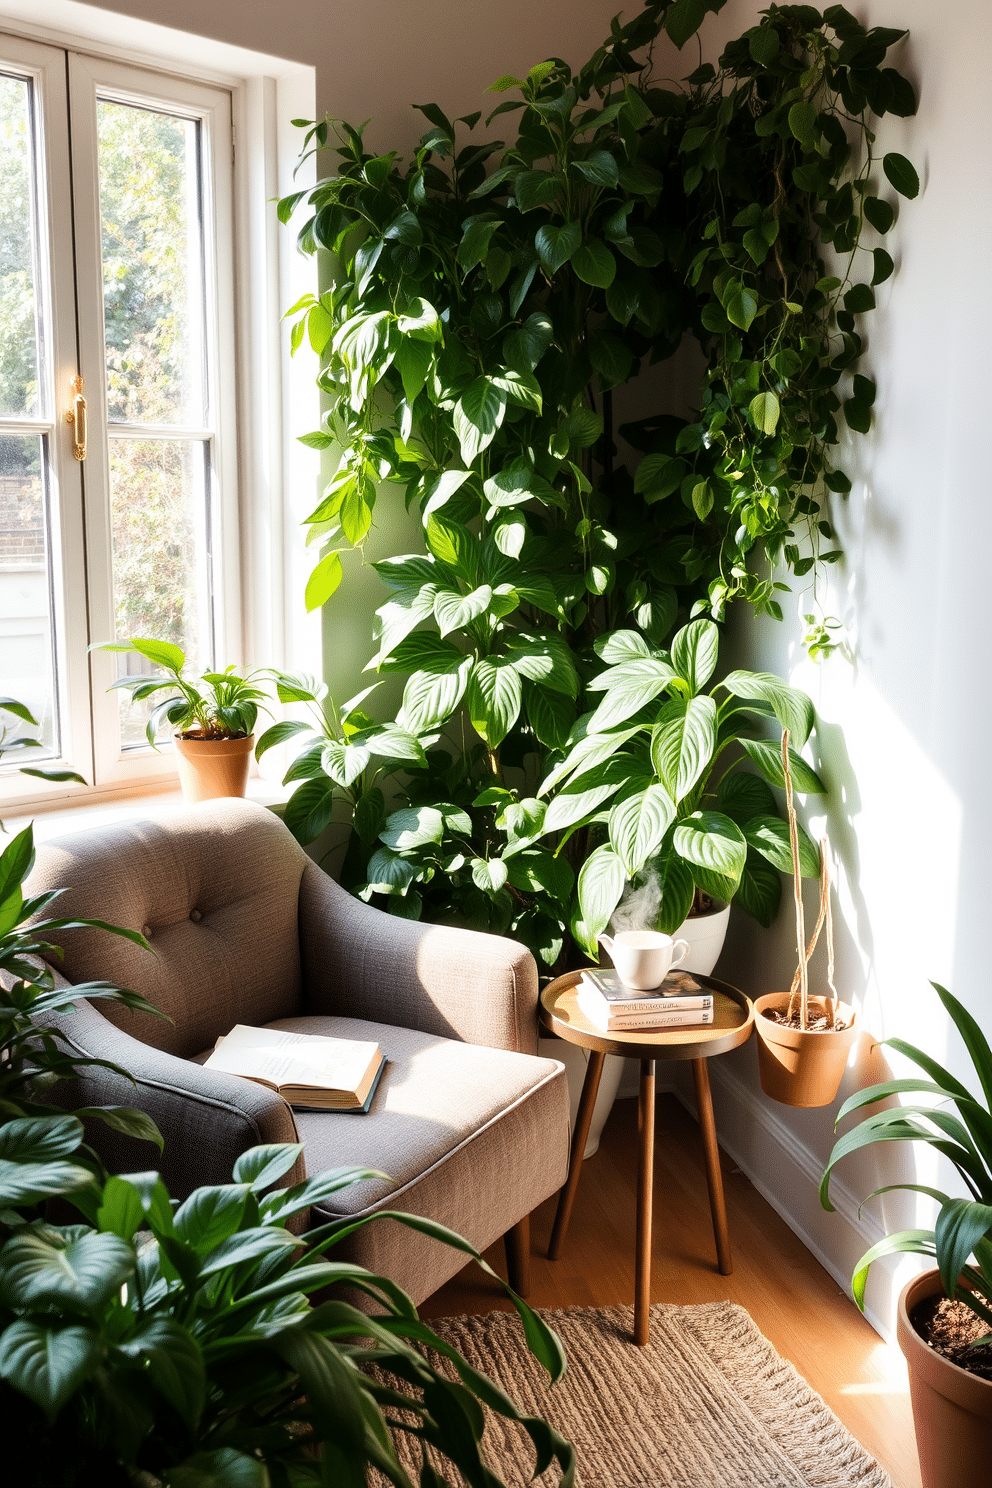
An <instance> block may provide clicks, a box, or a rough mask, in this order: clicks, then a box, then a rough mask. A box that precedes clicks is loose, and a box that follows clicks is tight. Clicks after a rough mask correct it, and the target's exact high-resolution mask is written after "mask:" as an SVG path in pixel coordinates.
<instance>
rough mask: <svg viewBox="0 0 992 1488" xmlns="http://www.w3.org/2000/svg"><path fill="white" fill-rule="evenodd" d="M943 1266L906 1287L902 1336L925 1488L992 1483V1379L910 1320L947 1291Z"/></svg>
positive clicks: (982, 1487) (984, 1487)
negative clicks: (942, 1349) (946, 1353)
mask: <svg viewBox="0 0 992 1488" xmlns="http://www.w3.org/2000/svg"><path fill="white" fill-rule="evenodd" d="M943 1290H944V1286H943V1283H942V1282H941V1279H940V1272H939V1271H925V1272H924V1273H923V1275H922V1276H917V1277H916V1278H915V1280H913V1281H911V1282H910V1283H909V1285H908V1286H907V1287H904V1288H903V1291H902V1295H901V1296H900V1298H899V1311H898V1313H897V1316H896V1337H897V1338H898V1340H899V1347H900V1348H901V1349H902V1351H903V1353H904V1354H905V1355H906V1363H907V1364H908V1365H909V1392H910V1396H911V1398H912V1402H913V1424H914V1425H915V1427H916V1446H917V1450H918V1451H919V1454H920V1474H921V1477H922V1479H923V1488H988V1483H989V1474H990V1471H992V1380H983V1379H979V1378H978V1376H977V1375H975V1374H969V1373H968V1371H967V1370H966V1369H959V1368H958V1366H957V1365H956V1364H952V1363H951V1361H950V1359H944V1358H942V1357H941V1355H940V1354H938V1353H935V1352H934V1350H933V1349H932V1348H931V1347H930V1345H929V1344H927V1343H925V1342H924V1341H923V1339H922V1338H921V1337H920V1335H919V1333H917V1331H916V1329H915V1328H914V1327H913V1325H912V1323H911V1322H910V1320H909V1315H910V1313H911V1312H912V1311H913V1308H914V1307H916V1306H917V1305H918V1304H919V1303H920V1302H923V1301H924V1300H925V1299H926V1298H927V1297H932V1296H934V1295H935V1293H942V1292H943Z"/></svg>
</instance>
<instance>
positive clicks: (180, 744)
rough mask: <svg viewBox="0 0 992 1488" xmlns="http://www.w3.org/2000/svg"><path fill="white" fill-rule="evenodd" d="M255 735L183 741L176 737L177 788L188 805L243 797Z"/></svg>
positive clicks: (246, 786) (246, 785)
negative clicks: (222, 798)
mask: <svg viewBox="0 0 992 1488" xmlns="http://www.w3.org/2000/svg"><path fill="white" fill-rule="evenodd" d="M254 747H255V735H254V734H249V736H248V738H247V739H183V738H181V737H180V736H179V735H178V734H177V735H176V761H177V763H178V766H179V784H180V785H181V786H182V790H183V798H184V799H185V800H187V801H214V800H216V799H217V798H218V797H219V796H243V795H244V793H245V791H246V790H247V788H248V771H249V769H250V768H251V752H252V750H253V749H254Z"/></svg>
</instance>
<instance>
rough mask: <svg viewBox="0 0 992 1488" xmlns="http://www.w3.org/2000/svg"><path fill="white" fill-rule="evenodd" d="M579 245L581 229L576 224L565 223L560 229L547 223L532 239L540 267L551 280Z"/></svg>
mask: <svg viewBox="0 0 992 1488" xmlns="http://www.w3.org/2000/svg"><path fill="white" fill-rule="evenodd" d="M581 243H582V229H581V227H580V226H579V224H578V223H577V222H565V223H563V224H562V226H561V227H554V226H552V225H551V224H550V223H549V224H548V225H546V226H545V227H542V228H540V229H539V231H538V233H537V236H536V238H535V239H534V246H535V248H536V249H537V253H538V257H539V258H540V260H541V267H542V268H543V269H544V271H545V273H546V274H547V275H548V276H549V277H552V278H553V277H554V275H555V274H557V272H558V270H559V269H561V268H564V266H565V264H567V263H568V261H569V259H570V258H571V257H572V255H573V253H575V252H577V251H578V249H579V247H580V246H581Z"/></svg>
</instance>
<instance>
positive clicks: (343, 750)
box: [320, 739, 372, 790]
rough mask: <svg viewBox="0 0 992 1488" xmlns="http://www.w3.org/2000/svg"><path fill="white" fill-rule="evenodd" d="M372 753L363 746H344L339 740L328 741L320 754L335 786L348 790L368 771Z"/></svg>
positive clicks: (322, 762)
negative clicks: (364, 771)
mask: <svg viewBox="0 0 992 1488" xmlns="http://www.w3.org/2000/svg"><path fill="white" fill-rule="evenodd" d="M371 758H372V755H371V752H370V751H369V750H368V749H367V748H365V746H364V745H361V744H342V743H341V741H340V740H338V739H327V740H325V741H324V744H323V746H322V748H321V752H320V760H321V764H322V766H323V768H324V769H325V770H326V771H327V774H328V775H329V776H330V778H331V779H332V780H333V781H334V783H335V785H340V786H343V787H344V788H345V789H346V790H347V789H348V787H349V786H352V785H354V783H355V781H356V780H357V779H358V777H359V775H361V773H362V771H363V770H364V769H366V767H367V766H368V763H369V761H370V759H371Z"/></svg>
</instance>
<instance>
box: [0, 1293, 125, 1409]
mask: <svg viewBox="0 0 992 1488" xmlns="http://www.w3.org/2000/svg"><path fill="white" fill-rule="evenodd" d="M102 1360H103V1342H102V1339H101V1338H100V1335H99V1333H98V1332H97V1331H96V1330H95V1329H93V1328H87V1327H76V1326H70V1327H66V1326H64V1325H63V1324H62V1323H61V1320H60V1321H59V1322H57V1323H51V1324H48V1323H41V1322H34V1321H32V1320H31V1319H29V1318H16V1319H15V1320H14V1322H12V1323H9V1324H8V1325H7V1327H5V1328H4V1330H3V1333H2V1334H0V1378H3V1379H5V1380H7V1381H8V1383H9V1384H11V1385H13V1387H14V1389H15V1390H20V1392H21V1394H22V1395H26V1396H27V1397H28V1399H29V1400H33V1401H34V1402H35V1404H36V1405H39V1406H40V1407H41V1409H42V1410H43V1411H44V1412H45V1414H46V1415H47V1416H48V1417H49V1419H52V1418H53V1417H54V1416H55V1415H56V1414H57V1413H58V1411H60V1410H61V1409H62V1407H63V1405H65V1403H66V1401H67V1400H68V1399H69V1398H70V1397H71V1396H72V1395H73V1394H74V1393H75V1391H76V1390H77V1389H78V1387H79V1386H80V1385H81V1384H82V1383H83V1381H84V1380H86V1379H87V1378H88V1377H89V1376H90V1375H91V1374H94V1373H95V1372H96V1370H97V1369H98V1368H99V1366H100V1364H101V1362H102Z"/></svg>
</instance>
